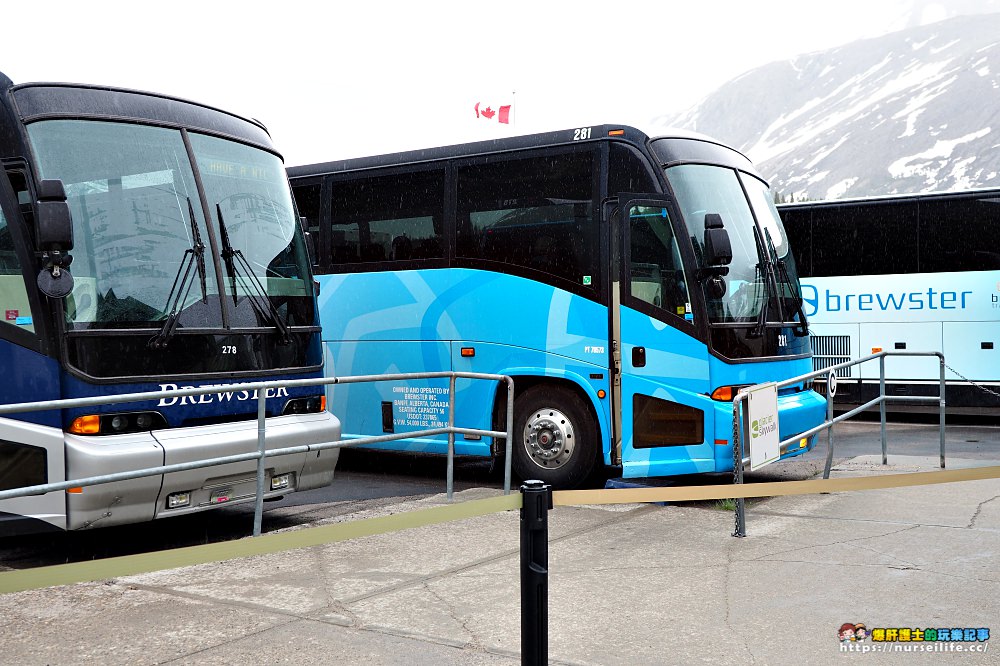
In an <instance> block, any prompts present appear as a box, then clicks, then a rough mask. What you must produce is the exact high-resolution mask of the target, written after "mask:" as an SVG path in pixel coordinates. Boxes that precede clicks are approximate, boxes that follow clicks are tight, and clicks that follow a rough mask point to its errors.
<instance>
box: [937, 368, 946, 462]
mask: <svg viewBox="0 0 1000 666" xmlns="http://www.w3.org/2000/svg"><path fill="white" fill-rule="evenodd" d="M938 360H939V361H940V362H941V385H940V388H939V391H940V395H939V403H938V404H939V406H940V412H941V413H940V417H939V418H940V421H939V423H940V425H939V426H938V427H939V429H940V437H941V469H944V406H945V397H944V392H945V383H944V354H941V355H940V356H939V357H938Z"/></svg>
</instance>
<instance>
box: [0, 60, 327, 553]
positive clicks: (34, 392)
mask: <svg viewBox="0 0 1000 666" xmlns="http://www.w3.org/2000/svg"><path fill="white" fill-rule="evenodd" d="M0 159H2V161H3V169H4V176H3V177H0V212H2V215H0V312H2V313H3V314H4V317H3V320H2V322H0V369H2V372H3V375H4V379H3V382H0V403H5V404H11V403H22V402H30V401H48V400H54V399H60V398H81V397H88V396H108V395H114V394H120V393H136V392H143V391H156V390H162V389H169V388H173V387H187V386H204V385H217V386H218V392H216V393H211V394H207V395H201V396H194V397H184V398H168V399H163V400H159V401H149V402H144V403H126V404H119V405H106V406H100V407H90V408H77V409H62V410H50V411H45V412H27V413H23V414H13V415H9V417H8V418H3V419H0V489H3V490H8V489H12V488H19V487H24V486H32V485H39V484H45V483H56V482H62V481H69V480H72V479H79V478H84V477H89V476H97V475H102V474H109V473H113V472H121V471H130V470H136V469H142V468H148V467H157V466H161V465H169V464H174V463H182V462H189V461H194V460H200V459H204V458H211V457H220V456H225V455H229V454H233V453H244V452H250V451H256V450H257V422H256V416H257V401H256V399H255V398H256V396H255V395H253V394H252V392H248V391H235V390H229V389H227V386H230V385H231V384H234V383H241V382H246V381H253V380H256V381H261V380H267V379H275V380H277V379H282V378H310V377H321V376H322V373H323V368H322V365H323V352H322V344H321V340H320V335H319V331H320V328H319V323H318V318H317V317H318V316H317V310H316V299H315V293H314V285H313V277H312V272H311V268H310V265H309V263H310V262H309V259H308V254H307V250H306V243H305V236H304V234H303V230H302V228H301V226H300V221H299V219H298V218H297V216H296V215H295V212H294V210H295V209H294V206H293V199H292V196H291V190H290V188H289V185H288V180H287V177H286V174H285V171H284V168H283V165H282V162H281V158H280V157H279V155H278V154H277V153H276V152H275V151H274V148H273V147H272V145H271V141H270V137H269V136H268V134H267V131H266V130H265V128H264V127H263V126H262V125H260V124H259V123H257V122H255V121H251V120H245V119H243V118H240V117H238V116H234V115H232V114H230V113H226V112H224V111H220V110H217V109H213V108H210V107H207V106H203V105H200V104H195V103H192V102H188V101H184V100H179V99H174V98H170V97H165V96H161V95H153V94H149V93H141V92H135V91H129V90H117V89H112V88H104V87H96V86H86V85H70V84H49V83H31V84H24V85H14V84H12V82H11V81H10V80H9V79H8V78H7V77H4V76H3V75H0ZM71 260H72V263H71ZM267 398H268V399H267V416H268V421H267V442H268V448H271V449H273V448H279V447H286V446H295V445H300V444H307V443H318V442H324V441H333V440H336V439H338V438H339V432H340V431H339V422H338V421H337V420H336V418H334V417H333V416H332V415H331V414H330V413H329V412H328V411H327V410H326V409H325V405H324V398H325V397H324V396H323V390H322V388H321V387H320V388H298V389H291V388H290V389H284V388H281V389H269V395H268V396H267ZM336 462H337V451H336V450H330V451H325V452H322V453H321V454H317V453H311V454H309V455H306V454H302V455H297V456H284V457H281V458H276V459H275V458H270V459H268V462H267V474H268V481H267V483H268V484H269V485H268V486H267V490H268V491H269V492H268V494H269V496H277V495H281V494H284V493H287V492H290V491H294V490H302V489H305V488H312V487H316V486H320V485H326V484H329V483H330V482H331V481H332V479H333V471H334V467H335V465H336ZM255 469H256V462H254V461H250V462H248V463H240V464H231V465H224V466H217V467H209V468H202V469H196V470H192V471H188V472H180V473H173V474H169V475H166V476H156V477H147V478H143V479H136V480H133V481H127V482H122V483H111V484H104V485H97V486H90V487H85V488H74V489H70V490H69V491H66V492H63V491H59V492H51V493H48V494H46V495H44V496H35V497H23V498H14V499H7V500H3V501H2V502H0V533H8V534H9V533H15V532H19V531H30V530H33V529H47V528H60V529H79V528H85V527H102V526H106V525H114V524H120V523H129V522H138V521H145V520H150V519H153V518H161V517H165V516H172V515H179V514H185V513H190V512H193V511H199V510H202V509H206V508H209V507H212V506H215V505H218V504H222V503H226V502H238V501H246V500H252V498H253V497H254V493H255V490H256V483H255Z"/></svg>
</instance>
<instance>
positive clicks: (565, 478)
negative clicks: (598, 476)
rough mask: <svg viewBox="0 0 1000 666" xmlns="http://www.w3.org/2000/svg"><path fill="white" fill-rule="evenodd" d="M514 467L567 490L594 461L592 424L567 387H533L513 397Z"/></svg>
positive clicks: (583, 477)
mask: <svg viewBox="0 0 1000 666" xmlns="http://www.w3.org/2000/svg"><path fill="white" fill-rule="evenodd" d="M514 437H515V440H514V446H513V455H514V459H513V460H512V461H511V462H512V464H513V467H514V471H515V472H516V473H517V475H518V477H520V478H521V479H523V480H529V479H538V480H540V481H544V482H545V483H548V484H550V485H551V486H553V487H555V488H573V487H576V486H578V485H580V484H581V483H582V482H583V481H584V480H586V479H587V477H588V476H590V474H591V472H593V470H594V464H595V463H596V461H597V447H596V444H597V427H596V425H595V423H594V418H593V417H592V416H591V414H590V410H589V409H587V406H586V405H585V404H584V402H583V401H582V400H581V399H580V397H579V396H577V395H576V394H575V393H573V392H572V391H568V390H566V389H564V388H562V387H559V386H549V385H538V386H533V387H532V388H530V389H528V390H527V391H525V392H524V393H523V394H521V395H519V396H518V397H517V399H516V400H515V401H514Z"/></svg>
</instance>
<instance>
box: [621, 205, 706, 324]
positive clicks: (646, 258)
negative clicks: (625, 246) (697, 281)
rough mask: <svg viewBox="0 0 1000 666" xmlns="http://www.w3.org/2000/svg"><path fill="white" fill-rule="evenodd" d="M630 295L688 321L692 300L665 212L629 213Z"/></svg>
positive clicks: (639, 209) (638, 208)
mask: <svg viewBox="0 0 1000 666" xmlns="http://www.w3.org/2000/svg"><path fill="white" fill-rule="evenodd" d="M629 292H630V293H631V295H632V296H633V297H634V298H637V299H639V300H641V301H645V302H646V303H649V304H650V305H652V306H654V307H657V308H661V309H663V310H666V311H667V312H669V313H670V314H672V315H674V316H676V317H680V318H681V319H687V320H689V321H690V320H691V297H690V296H689V295H688V293H689V292H688V285H687V276H686V275H685V273H684V264H683V262H682V261H681V254H680V249H679V248H678V246H677V239H676V238H675V237H674V233H673V229H671V227H670V218H669V216H668V215H667V209H665V208H663V207H661V206H655V207H648V206H633V207H632V208H631V210H630V211H629Z"/></svg>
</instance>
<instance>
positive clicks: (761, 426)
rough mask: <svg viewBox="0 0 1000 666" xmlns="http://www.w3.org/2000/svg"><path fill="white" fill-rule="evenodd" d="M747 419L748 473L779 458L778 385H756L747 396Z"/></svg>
mask: <svg viewBox="0 0 1000 666" xmlns="http://www.w3.org/2000/svg"><path fill="white" fill-rule="evenodd" d="M747 419H748V421H749V424H750V427H749V431H750V437H749V438H748V439H747V444H749V446H750V471H753V470H757V469H760V468H761V467H764V466H765V465H769V464H771V463H773V462H774V461H775V460H777V459H778V458H780V457H781V446H780V444H781V438H780V437H778V385H777V384H775V383H774V382H771V383H769V384H757V385H756V386H751V387H750V389H749V391H748V395H747Z"/></svg>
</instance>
